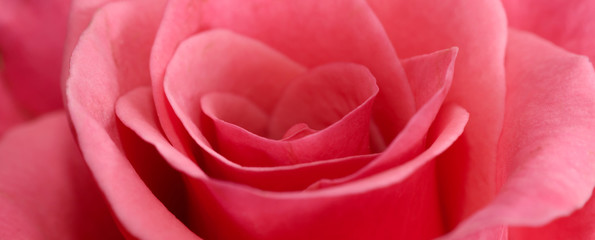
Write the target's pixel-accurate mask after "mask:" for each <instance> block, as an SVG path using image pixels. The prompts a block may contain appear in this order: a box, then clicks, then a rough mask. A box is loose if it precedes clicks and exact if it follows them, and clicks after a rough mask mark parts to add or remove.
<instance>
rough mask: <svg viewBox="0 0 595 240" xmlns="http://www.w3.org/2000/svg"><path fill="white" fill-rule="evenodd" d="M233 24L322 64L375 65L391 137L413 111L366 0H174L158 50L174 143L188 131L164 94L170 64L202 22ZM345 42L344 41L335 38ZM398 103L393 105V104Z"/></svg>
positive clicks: (158, 92)
mask: <svg viewBox="0 0 595 240" xmlns="http://www.w3.org/2000/svg"><path fill="white" fill-rule="evenodd" d="M209 28H227V29H230V30H233V31H234V32H238V33H240V34H242V35H246V36H249V37H253V38H256V39H258V40H260V41H263V42H264V43H266V44H267V45H270V46H272V47H273V48H275V49H277V50H280V51H281V52H283V53H284V54H286V55H288V56H289V57H290V58H292V59H294V60H296V61H298V62H300V63H302V64H304V65H306V66H316V65H320V64H323V63H328V62H333V61H343V62H356V63H360V64H363V65H365V66H367V67H369V68H370V69H371V71H372V73H373V74H374V75H375V76H376V78H377V79H378V81H379V85H380V88H381V89H386V90H385V91H386V92H381V94H380V98H381V99H380V101H378V107H377V108H378V109H383V111H376V115H375V117H376V121H378V122H379V124H380V125H382V127H383V128H384V129H386V131H384V132H383V133H384V134H385V136H384V138H385V139H384V140H386V141H390V140H392V138H393V137H394V136H395V135H396V134H397V133H398V130H400V128H402V126H403V125H404V124H405V122H406V121H407V119H408V118H409V117H410V116H411V115H412V112H413V108H412V105H413V104H412V99H411V94H410V92H409V87H408V86H407V81H406V79H405V75H404V73H403V70H402V69H401V67H400V65H399V62H398V59H397V57H396V55H395V54H394V51H393V49H392V47H391V46H390V43H389V42H388V40H387V39H386V34H385V33H384V31H383V30H382V27H381V26H380V24H379V23H378V21H377V19H376V18H375V17H374V15H373V13H372V12H371V11H370V9H369V8H368V7H367V6H366V4H365V2H363V1H360V0H349V1H313V0H308V1H268V0H264V1H237V0H231V1H209V2H203V1H199V0H174V1H170V3H169V4H168V6H167V11H166V13H165V16H164V21H163V24H162V26H161V28H160V30H159V35H158V37H157V39H156V44H155V47H154V49H153V54H152V60H151V64H152V68H153V69H154V70H153V72H152V76H153V88H154V95H155V100H156V104H157V108H158V113H159V114H158V115H159V116H160V120H161V122H162V123H163V125H164V130H165V132H166V134H167V135H168V137H169V138H170V140H172V142H174V145H176V146H177V145H182V144H178V142H179V140H177V139H179V138H180V136H183V135H184V133H182V131H181V128H180V127H179V125H180V124H179V123H178V121H177V120H176V119H175V116H174V114H173V113H172V111H171V109H170V108H169V107H168V104H167V100H166V99H165V97H164V95H163V89H162V86H161V85H162V84H163V75H164V72H165V68H164V66H165V65H166V64H167V63H168V62H169V59H170V58H171V56H172V55H173V53H174V50H175V49H176V47H177V46H178V44H179V43H180V42H182V41H183V40H184V39H185V38H187V37H188V36H190V35H192V34H193V33H195V32H197V31H198V29H201V30H204V29H209ZM337 42H341V44H336V43H337ZM386 109H391V111H386Z"/></svg>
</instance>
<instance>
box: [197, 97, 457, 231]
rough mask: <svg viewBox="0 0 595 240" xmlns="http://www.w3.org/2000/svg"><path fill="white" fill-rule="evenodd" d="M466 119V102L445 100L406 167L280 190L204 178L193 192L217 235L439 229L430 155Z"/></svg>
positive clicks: (204, 222) (203, 220)
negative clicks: (314, 186) (425, 147)
mask: <svg viewBox="0 0 595 240" xmlns="http://www.w3.org/2000/svg"><path fill="white" fill-rule="evenodd" d="M467 119H468V114H467V113H466V112H465V111H464V110H463V109H461V108H460V107H456V106H454V107H453V106H451V107H447V108H445V110H444V111H443V112H441V114H440V115H439V116H438V117H437V123H436V124H435V128H434V129H433V130H432V131H431V132H432V133H433V134H432V136H433V137H432V138H431V139H429V141H430V142H432V144H431V146H430V147H429V148H428V150H427V151H425V152H424V153H423V154H421V155H419V156H418V157H417V158H415V159H413V160H412V161H410V162H408V163H406V164H405V165H403V166H401V167H398V168H394V169H390V170H389V171H386V172H382V173H380V174H376V175H374V176H371V177H368V178H363V179H360V180H357V181H353V182H350V183H347V184H344V185H339V186H336V187H332V188H325V189H317V190H315V189H312V190H310V191H296V192H287V193H279V192H266V191H265V192H263V191H256V190H254V189H251V188H242V187H240V186H237V185H234V184H228V183H224V182H219V181H202V184H198V186H199V187H197V189H199V190H200V191H203V192H200V191H199V193H202V194H198V195H197V196H195V199H196V200H195V203H196V207H197V209H196V212H195V214H194V215H193V216H196V217H197V220H196V222H197V223H199V224H197V227H198V228H199V229H201V230H200V232H201V233H204V237H205V238H213V239H238V238H241V239H430V238H432V237H437V236H439V235H440V234H442V226H441V220H440V213H439V212H440V211H439V206H438V198H437V189H436V179H435V177H434V174H435V172H434V165H433V163H432V162H431V160H432V159H433V158H434V157H435V156H437V155H438V154H440V153H441V152H442V151H444V150H445V149H446V148H448V146H450V144H452V143H453V142H454V140H456V138H457V137H458V136H459V135H460V134H461V133H462V131H463V128H464V126H465V124H466V122H467ZM246 226H249V227H246ZM345 229H349V231H346V230H345Z"/></svg>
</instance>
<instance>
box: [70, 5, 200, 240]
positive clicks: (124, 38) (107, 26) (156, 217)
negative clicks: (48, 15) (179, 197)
mask: <svg viewBox="0 0 595 240" xmlns="http://www.w3.org/2000/svg"><path fill="white" fill-rule="evenodd" d="M162 8H163V4H162V3H160V2H158V1H142V2H118V3H113V4H109V5H106V6H105V7H103V8H101V9H100V10H98V12H97V13H96V14H95V16H94V18H93V20H92V21H91V25H90V26H89V28H87V30H86V31H85V32H84V34H83V35H82V36H81V37H80V39H79V42H78V44H77V45H76V48H75V49H74V51H73V54H72V58H71V67H70V72H69V73H70V77H69V78H68V80H67V83H66V86H67V89H66V94H67V95H66V97H67V102H68V109H69V112H70V115H71V120H72V124H73V127H74V129H75V131H76V133H77V137H78V141H79V145H80V148H81V150H82V152H83V155H84V156H85V160H86V161H87V164H88V165H89V167H90V169H91V171H92V172H93V174H94V176H95V179H96V180H97V182H98V184H99V187H100V188H101V189H102V191H103V192H104V194H105V195H106V198H107V200H108V202H109V203H110V206H111V207H112V208H113V210H114V214H115V216H116V217H117V219H118V220H119V221H120V223H121V225H122V228H123V229H124V230H125V231H126V232H127V233H128V234H130V235H131V236H132V237H137V238H143V239H178V238H189V239H192V238H196V236H195V235H194V234H193V233H192V232H191V231H190V230H188V229H187V228H186V226H184V224H183V223H182V222H180V220H179V219H177V218H176V217H177V216H176V215H174V214H173V213H172V212H170V209H168V208H166V206H168V207H170V206H171V205H167V204H168V203H171V202H170V201H173V202H175V200H176V199H169V198H165V200H164V198H157V197H159V196H161V197H168V196H163V194H164V193H167V192H166V191H167V189H164V188H163V187H165V186H166V184H168V182H161V183H160V179H164V178H168V177H170V175H168V174H170V172H167V171H166V170H168V169H162V171H161V172H159V173H163V175H156V174H157V172H156V171H158V169H155V168H156V167H157V166H158V165H154V166H151V165H152V164H158V163H160V162H158V161H156V160H159V159H154V158H151V159H147V163H146V164H143V162H139V161H133V160H135V159H129V158H128V156H129V155H135V154H140V155H143V154H145V155H146V154H151V151H147V150H150V149H148V148H145V149H144V151H139V150H142V149H140V148H128V149H127V146H128V145H129V144H136V140H135V139H134V138H133V139H131V140H133V141H132V142H130V141H127V139H128V140H130V139H129V138H130V137H134V136H132V135H130V134H125V131H124V132H123V131H120V130H119V129H118V127H119V126H120V123H118V122H117V121H116V120H117V119H116V116H115V113H114V111H115V109H114V106H115V103H116V100H117V98H118V97H119V96H120V95H121V94H123V93H124V92H126V91H129V90H130V89H132V88H133V87H135V86H139V85H143V84H149V83H150V80H149V69H148V65H149V53H150V50H151V45H152V42H153V37H154V36H155V32H156V30H157V26H158V23H159V20H160V17H161V12H160V11H161V10H162ZM135 151H136V152H135ZM125 154H126V156H125ZM155 156H157V155H155ZM136 160H138V159H136ZM149 164H151V165H149ZM170 170H171V169H170ZM147 174H153V175H154V176H153V179H150V178H149V179H148V178H146V176H147ZM143 177H144V178H143ZM141 178H142V179H141ZM151 186H156V187H157V188H150V187H151ZM172 187H175V188H172ZM177 187H179V185H174V186H170V189H172V190H174V189H177ZM152 190H156V192H155V193H153V192H151V191H152ZM172 197H176V195H174V196H172ZM162 200H164V201H162ZM164 205H166V206H164ZM178 207H183V206H178Z"/></svg>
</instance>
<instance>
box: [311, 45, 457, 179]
mask: <svg viewBox="0 0 595 240" xmlns="http://www.w3.org/2000/svg"><path fill="white" fill-rule="evenodd" d="M457 51H458V50H457V49H456V48H453V49H448V50H443V51H438V52H435V53H432V54H427V55H421V56H416V57H413V58H410V59H406V60H405V61H403V66H404V67H405V71H406V72H407V77H408V78H409V81H410V85H411V86H412V90H413V93H414V95H415V96H416V101H418V103H420V104H421V106H420V109H419V110H418V111H417V112H416V113H415V115H413V117H412V118H411V120H409V123H407V125H406V126H405V128H404V129H403V131H401V133H399V135H397V137H396V138H395V140H393V142H392V143H391V144H390V145H389V146H388V147H387V148H386V150H385V151H384V152H382V153H381V155H380V157H379V158H378V159H375V160H374V161H372V162H371V163H370V164H368V165H366V166H365V167H364V168H362V169H360V170H358V171H357V172H356V173H355V174H353V175H349V176H347V177H345V178H341V179H335V180H331V181H327V180H323V181H321V183H320V186H330V185H338V184H343V183H345V182H348V181H353V180H354V179H359V178H362V177H367V176H371V175H374V174H377V173H379V172H382V171H385V170H386V169H389V168H393V167H396V166H399V165H400V164H403V163H404V162H406V161H409V160H411V159H413V158H414V157H415V156H416V155H418V154H419V153H420V152H421V150H422V148H423V147H424V146H425V138H426V135H427V133H428V130H429V129H430V126H431V125H432V122H433V121H434V119H435V117H436V115H437V114H438V111H439V110H440V108H441V106H442V105H443V101H444V99H445V98H446V95H447V94H448V90H449V88H450V84H451V82H452V75H453V70H454V61H455V58H456V56H457Z"/></svg>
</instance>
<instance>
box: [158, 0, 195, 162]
mask: <svg viewBox="0 0 595 240" xmlns="http://www.w3.org/2000/svg"><path fill="white" fill-rule="evenodd" d="M200 5H201V1H197V0H170V1H168V2H167V5H166V7H165V12H164V13H163V19H162V20H161V24H160V26H159V30H158V31H157V35H156V36H155V42H154V44H153V49H152V50H151V61H150V64H151V80H152V81H151V85H152V89H153V98H154V100H155V107H156V108H157V116H158V117H159V122H160V123H161V127H162V128H163V131H164V132H165V135H166V136H167V138H168V139H169V141H170V142H171V144H172V145H173V146H175V147H176V148H177V149H180V150H181V151H184V153H186V155H191V150H190V148H191V146H190V143H189V142H188V141H187V139H188V138H189V137H188V133H187V132H186V131H185V130H184V127H183V125H182V123H181V122H180V120H179V119H178V117H177V116H176V114H175V112H174V111H173V109H172V108H171V105H170V104H169V100H168V99H167V97H166V96H165V91H164V85H163V81H164V77H165V70H166V68H167V66H168V64H169V61H170V60H171V58H172V56H173V55H174V52H175V51H176V49H177V47H178V45H179V44H180V43H181V42H182V41H184V40H186V38H189V37H190V36H191V35H192V34H195V33H196V32H197V30H198V27H199V25H200V23H201V21H200V18H201V17H202V14H201V13H200V10H201V8H200Z"/></svg>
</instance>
